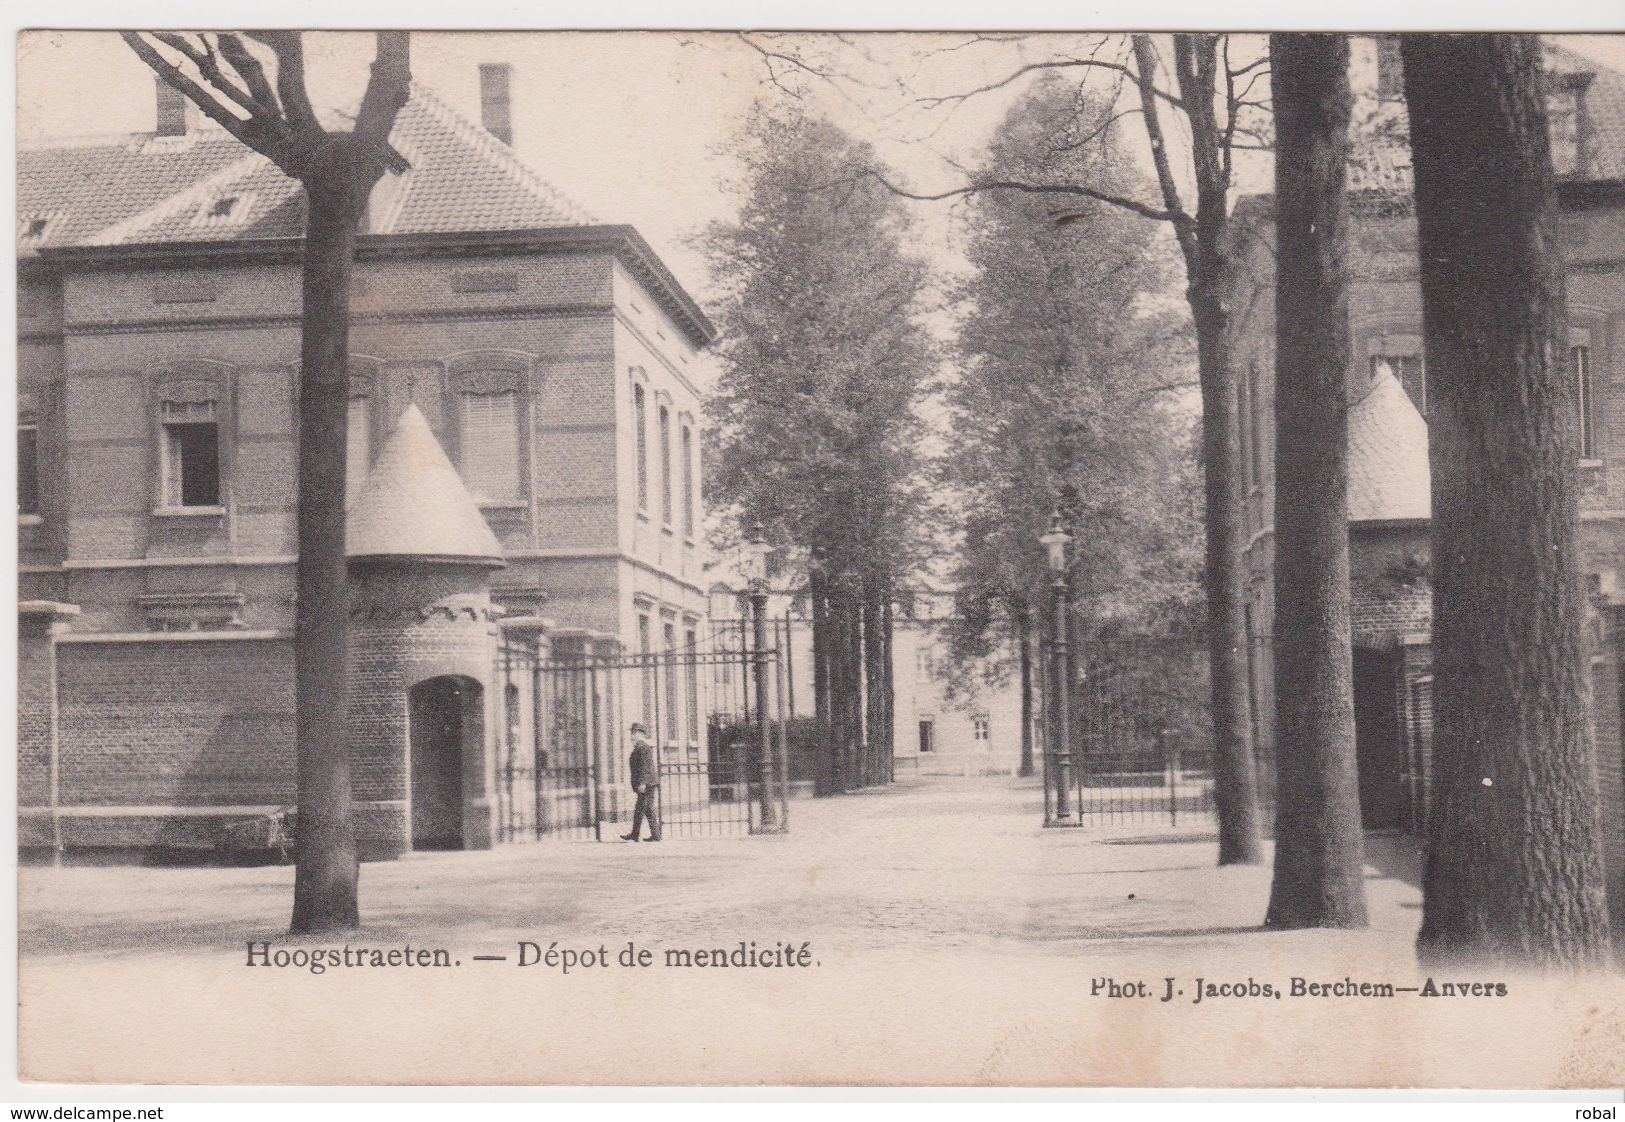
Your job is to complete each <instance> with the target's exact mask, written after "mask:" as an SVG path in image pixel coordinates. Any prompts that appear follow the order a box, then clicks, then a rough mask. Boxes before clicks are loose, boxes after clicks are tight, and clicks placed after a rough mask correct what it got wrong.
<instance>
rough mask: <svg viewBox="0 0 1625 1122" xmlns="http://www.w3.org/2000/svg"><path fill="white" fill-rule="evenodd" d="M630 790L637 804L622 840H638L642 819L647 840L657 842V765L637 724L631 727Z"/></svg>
mask: <svg viewBox="0 0 1625 1122" xmlns="http://www.w3.org/2000/svg"><path fill="white" fill-rule="evenodd" d="M630 762H631V765H632V790H633V791H636V792H637V796H638V801H637V805H636V806H635V807H633V809H632V832H631V833H630V834H622V835H621V840H622V841H629V842H635V841H638V840H639V838H638V834H639V833H641V832H642V830H643V823H644V820H645V819H647V820H648V823H649V840H650V841H652V842H657V841H659V840H660V809H659V807H658V806H657V805H656V804H657V803H658V801H659V799H660V762H659V761H658V760H656V759H655V750H654V745H653V744H651V743H649V730H648V729H646V728H644V727H643V726H642V725H641V724H635V725H633V726H632V759H631V761H630Z"/></svg>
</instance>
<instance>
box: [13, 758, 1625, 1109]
mask: <svg viewBox="0 0 1625 1122" xmlns="http://www.w3.org/2000/svg"><path fill="white" fill-rule="evenodd" d="M1039 799H1040V795H1039V791H1038V789H1037V787H1036V786H1035V785H1033V784H1031V783H1030V782H1023V781H1014V780H1009V779H998V778H993V779H982V780H934V781H927V782H923V783H920V784H918V785H909V786H899V787H896V788H892V789H889V790H885V791H878V792H874V793H866V794H859V795H853V796H848V797H844V798H840V799H833V800H820V801H817V802H797V803H793V804H792V805H791V808H790V826H791V832H790V834H789V835H788V836H784V837H759V838H743V839H718V840H709V841H667V842H663V843H661V844H660V845H648V844H642V845H631V844H626V843H622V842H619V841H615V842H611V843H606V844H592V843H570V842H546V843H541V844H536V845H526V846H512V847H507V848H504V849H500V850H497V851H494V852H490V853H478V854H461V853H457V854H451V853H448V854H434V855H425V856H417V857H412V858H410V859H407V860H404V861H399V862H392V863H383V864H375V865H367V866H365V867H364V869H363V872H362V878H361V890H362V902H361V903H362V916H363V920H364V923H365V927H364V929H363V930H362V931H359V932H356V933H354V934H353V935H351V936H350V938H349V939H348V943H349V944H350V945H351V946H356V947H362V946H365V947H376V948H386V949H387V948H395V947H401V946H405V945H411V946H413V947H415V948H444V949H446V950H447V951H448V952H449V957H451V958H452V959H454V960H455V961H456V963H457V964H458V965H457V966H456V967H455V968H452V969H439V970H435V969H423V970H408V969H354V970H351V969H337V970H329V971H327V972H326V973H323V974H313V973H311V972H310V971H309V970H308V969H305V970H301V969H297V968H293V967H289V968H283V969H276V968H258V967H256V968H249V967H247V965H246V962H245V960H246V957H247V956H246V953H245V951H246V947H247V945H248V944H249V943H251V942H261V941H263V942H268V943H270V944H272V945H273V946H274V947H276V948H279V949H289V950H293V949H297V948H300V947H334V946H342V945H343V943H344V942H345V940H342V939H340V940H335V939H331V938H326V939H319V940H305V941H299V940H293V939H290V938H289V937H287V936H286V935H285V930H286V923H287V916H288V909H289V903H290V900H291V883H292V870H291V869H289V868H285V867H283V868H252V869H158V868H128V867H126V868H83V867H80V868H73V867H70V868H61V869H51V868H29V869H24V870H23V872H22V876H21V883H20V890H19V892H20V896H19V901H20V909H21V927H20V940H19V942H20V953H21V963H22V968H21V972H20V987H19V994H20V998H21V1002H22V1010H21V1037H22V1042H23V1049H22V1052H23V1069H24V1072H25V1074H34V1075H36V1076H37V1077H41V1078H51V1077H53V1076H57V1077H69V1076H73V1077H78V1078H85V1077H89V1078H99V1079H106V1080H118V1079H128V1078H134V1077H137V1076H140V1077H144V1078H148V1079H172V1080H178V1081H182V1082H185V1081H210V1080H246V1081H258V1080H268V1081H275V1080H287V1081H296V1082H313V1081H314V1082H321V1081H351V1080H361V1081H366V1080H368V1079H377V1080H390V1079H395V1080H405V1081H408V1082H411V1081H423V1082H464V1081H477V1082H523V1083H532V1082H544V1083H545V1082H575V1081H609V1082H617V1081H636V1082H643V1081H650V1080H659V1081H675V1082H686V1083H692V1082H754V1081H758V1080H766V1081H782V1080H789V1081H797V1082H821V1081H828V1080H832V1079H834V1080H844V1081H853V1080H856V1081H867V1082H882V1083H890V1082H920V1081H927V1082H929V1081H952V1082H980V1081H994V1082H1031V1083H1048V1082H1057V1081H1059V1082H1086V1083H1105V1084H1129V1085H1133V1084H1143V1083H1158V1082H1170V1083H1176V1084H1195V1085H1204V1084H1228V1083H1283V1082H1285V1083H1293V1082H1303V1083H1309V1084H1316V1083H1325V1082H1331V1083H1345V1084H1371V1083H1376V1084H1387V1083H1400V1084H1411V1083H1428V1082H1431V1081H1432V1077H1431V1076H1430V1073H1431V1072H1432V1071H1433V1070H1434V1065H1435V1063H1437V1062H1439V1058H1440V1056H1441V1055H1444V1053H1443V1052H1440V1049H1441V1048H1443V1049H1446V1050H1447V1051H1449V1052H1451V1053H1453V1052H1454V1051H1455V1050H1456V1049H1458V1048H1459V1047H1461V1046H1463V1044H1462V1041H1463V1036H1462V1034H1466V1036H1467V1037H1469V1038H1473V1037H1476V1036H1477V1034H1481V1033H1491V1034H1494V1035H1495V1038H1496V1039H1493V1040H1492V1039H1491V1038H1490V1037H1488V1036H1485V1037H1482V1038H1481V1039H1479V1041H1478V1043H1479V1046H1481V1047H1482V1048H1483V1049H1484V1056H1483V1059H1484V1065H1485V1073H1484V1075H1483V1079H1484V1080H1486V1081H1487V1082H1489V1083H1494V1084H1499V1085H1523V1084H1536V1083H1545V1082H1550V1081H1551V1078H1552V1075H1551V1072H1552V1071H1553V1070H1555V1068H1557V1067H1560V1066H1562V1065H1563V1064H1565V1063H1566V1064H1568V1065H1569V1066H1570V1067H1571V1068H1574V1070H1573V1071H1572V1072H1571V1077H1572V1078H1574V1079H1576V1080H1577V1081H1579V1082H1581V1083H1585V1082H1587V1081H1588V1080H1589V1079H1590V1078H1591V1077H1593V1076H1596V1077H1600V1076H1601V1075H1605V1074H1610V1073H1612V1074H1614V1075H1615V1076H1616V1078H1615V1079H1614V1080H1613V1081H1616V1082H1617V1076H1618V1075H1619V1074H1622V1073H1619V1072H1617V1070H1614V1069H1609V1068H1607V1067H1606V1064H1605V1066H1604V1067H1603V1068H1596V1067H1595V1064H1596V1063H1597V1062H1602V1061H1596V1060H1595V1059H1594V1058H1593V1059H1586V1058H1584V1057H1586V1056H1592V1053H1593V1052H1594V1051H1595V1049H1594V1048H1589V1046H1588V1047H1587V1048H1582V1049H1581V1050H1580V1053H1579V1054H1580V1055H1581V1058H1580V1059H1576V1058H1575V1055H1576V1053H1575V1048H1574V1044H1575V1039H1574V1034H1575V1032H1576V1031H1577V1028H1576V1026H1578V1025H1580V1024H1582V1023H1584V1022H1585V1019H1586V1017H1587V1014H1586V1013H1585V1007H1584V1006H1585V1003H1586V1002H1587V1001H1589V1000H1590V999H1591V998H1593V997H1601V996H1605V995H1604V994H1602V993H1599V992H1597V987H1589V988H1585V989H1581V990H1565V991H1562V992H1556V993H1553V992H1544V991H1543V992H1544V996H1542V997H1541V998H1540V999H1539V1000H1535V992H1536V991H1535V988H1534V986H1533V983H1531V984H1530V986H1526V987H1521V988H1520V987H1517V986H1515V987H1514V999H1515V1000H1519V1004H1520V1005H1522V1004H1523V1002H1524V1000H1527V1001H1528V1003H1529V1004H1528V1008H1527V1010H1526V1015H1525V1016H1524V1017H1523V1018H1522V1019H1520V1018H1519V1017H1509V1016H1504V1015H1503V1016H1499V1017H1496V1018H1494V1019H1493V1021H1490V1020H1487V1019H1486V1018H1484V1017H1483V1016H1482V1015H1481V1014H1476V1013H1475V1011H1474V1010H1472V1009H1470V1008H1465V1007H1461V1006H1454V1005H1452V1006H1448V1007H1446V1006H1439V1005H1437V1004H1435V1003H1428V1002H1419V1003H1416V1004H1415V1005H1414V1006H1412V1008H1416V1009H1417V1010H1418V1012H1417V1013H1416V1014H1415V1015H1414V1017H1410V1018H1407V1017H1396V1016H1395V1014H1394V1010H1393V1008H1392V1005H1391V1001H1392V1000H1397V999H1390V1000H1388V1001H1364V1002H1362V1001H1361V1000H1360V999H1358V998H1350V999H1347V1000H1334V999H1325V1000H1308V999H1306V1000H1294V1001H1290V1002H1276V1001H1258V1000H1251V999H1247V998H1232V999H1229V1000H1224V999H1215V1000H1208V1001H1205V1002H1203V1003H1202V1004H1199V1005H1198V1004H1195V1003H1193V1002H1192V1000H1191V996H1190V992H1186V993H1184V994H1182V995H1181V996H1179V997H1177V998H1175V999H1174V1000H1172V1001H1169V1002H1162V1001H1160V1000H1158V998H1159V997H1160V996H1162V994H1163V993H1164V992H1165V990H1166V984H1165V982H1164V979H1166V978H1174V979H1176V984H1177V985H1178V986H1179V987H1180V988H1181V989H1185V990H1187V991H1194V989H1195V979H1198V978H1203V979H1208V980H1212V981H1220V982H1233V983H1246V982H1247V981H1248V980H1249V979H1254V980H1256V981H1257V982H1259V983H1264V982H1268V983H1271V984H1272V985H1274V986H1275V987H1276V988H1280V989H1285V988H1286V987H1287V985H1288V983H1289V979H1290V978H1291V977H1294V976H1305V977H1308V978H1309V979H1311V980H1315V981H1326V982H1335V981H1339V980H1342V979H1343V978H1345V977H1351V978H1353V979H1355V980H1361V979H1372V980H1376V981H1386V982H1392V983H1394V984H1397V985H1414V984H1416V983H1415V979H1416V978H1417V977H1418V976H1417V974H1416V970H1415V966H1414V961H1413V959H1412V956H1411V947H1410V944H1411V940H1412V938H1413V936H1414V933H1415V929H1416V925H1417V922H1418V918H1419V915H1420V913H1419V911H1418V903H1419V893H1418V891H1417V890H1416V889H1415V888H1414V887H1413V886H1412V885H1411V884H1408V883H1406V882H1405V881H1403V880H1401V879H1398V878H1396V877H1394V876H1391V875H1389V873H1388V872H1386V871H1385V870H1384V869H1383V868H1379V867H1378V866H1376V865H1372V866H1370V867H1368V871H1367V877H1368V880H1367V884H1368V887H1369V894H1370V900H1371V908H1372V926H1371V928H1370V929H1369V930H1366V931H1361V932H1320V931H1305V932H1284V933H1283V932H1264V931H1261V930H1260V929H1259V928H1258V926H1257V925H1258V923H1259V921H1260V919H1261V917H1262V916H1263V913H1264V908H1265V902H1266V900H1267V897H1268V890H1269V874H1268V870H1267V868H1227V869H1220V868H1216V867H1215V866H1214V861H1215V855H1216V842H1215V841H1214V840H1213V838H1212V835H1211V834H1204V833H1200V832H1194V831H1191V832H1183V833H1177V834H1176V833H1171V832H1169V831H1168V830H1166V829H1155V828H1146V827H1141V828H1138V829H1128V828H1120V829H1116V830H1110V831H1100V830H1089V831H1085V830H1071V831H1056V830H1050V831H1045V830H1043V829H1042V828H1040V827H1039V826H1038V822H1039V820H1040V808H1039ZM606 836H612V835H611V834H610V833H609V831H608V830H607V829H606ZM1393 848H1394V847H1392V846H1388V847H1386V849H1379V850H1378V852H1379V855H1380V853H1381V852H1386V851H1388V850H1392V849H1393ZM1396 864H1403V862H1396ZM555 941H556V942H557V945H558V947H559V948H561V949H576V950H589V949H596V948H598V947H600V946H602V947H605V948H607V949H608V951H609V954H610V955H611V956H612V957H613V956H614V955H615V954H616V953H617V952H618V951H619V950H620V949H621V948H623V947H625V945H626V944H627V943H628V942H632V943H635V944H636V945H637V946H638V947H640V948H648V949H650V950H652V951H653V952H654V959H655V964H654V966H652V967H650V968H648V969H644V970H639V969H625V968H622V967H620V966H618V965H615V966H611V967H600V968H596V969H590V968H589V969H581V968H578V969H576V970H574V971H573V972H571V973H570V974H568V975H566V974H564V973H562V972H561V971H560V970H558V969H554V968H550V967H549V966H547V965H546V964H537V965H533V966H526V967H523V968H519V966H518V954H519V944H520V943H521V942H532V943H535V944H536V945H537V946H538V947H539V948H540V949H542V950H543V951H545V950H546V949H547V948H548V947H549V946H550V945H552V944H553V943H554V942H555ZM742 941H743V942H747V943H748V942H751V941H754V942H756V943H757V944H758V945H759V946H761V947H769V946H772V945H774V944H776V943H779V942H783V943H789V944H793V945H794V946H796V947H798V948H799V947H800V946H801V945H802V944H803V943H806V944H807V945H808V946H809V948H810V952H811V958H812V960H813V961H814V962H815V963H816V965H813V966H809V967H807V968H805V969H783V970H757V971H749V970H739V969H734V968H722V969H700V968H687V969H670V968H666V967H665V966H664V965H663V962H662V958H663V952H664V950H666V949H672V948H686V949H691V950H699V949H710V948H724V949H727V948H732V947H734V946H737V945H738V944H739V943H740V942H742ZM475 955H490V956H498V955H503V956H507V959H506V961H476V960H475V959H474V956H475ZM1107 979H1110V980H1111V982H1112V983H1114V984H1123V983H1131V982H1135V983H1137V982H1144V983H1146V985H1147V988H1148V989H1149V991H1150V996H1149V997H1145V998H1138V999H1124V998H1112V997H1109V996H1107V995H1106V993H1105V992H1104V990H1102V991H1101V992H1096V991H1097V990H1100V989H1101V987H1097V985H1096V982H1097V980H1100V981H1101V982H1103V983H1104V981H1105V980H1107ZM1601 985H1602V987H1603V988H1604V989H1607V990H1608V994H1607V995H1606V996H1608V1000H1606V1001H1602V1002H1600V1003H1599V1004H1598V1008H1599V1009H1600V1012H1599V1011H1596V1010H1594V1012H1593V1013H1592V1014H1590V1016H1591V1017H1592V1020H1593V1021H1595V1023H1594V1024H1592V1025H1591V1026H1590V1028H1588V1029H1587V1031H1588V1032H1590V1029H1591V1028H1595V1029H1599V1030H1601V1031H1602V1032H1603V1034H1604V1035H1606V1036H1610V1037H1611V1038H1612V1039H1614V1040H1615V1041H1616V1042H1625V1025H1621V1024H1618V1023H1615V1022H1613V1021H1610V1020H1608V1017H1609V1016H1610V1014H1609V1013H1608V1010H1609V1009H1610V1008H1612V1009H1615V1010H1617V1009H1618V1008H1620V1003H1619V1001H1618V997H1619V993H1618V986H1617V984H1616V980H1613V979H1610V980H1608V981H1606V982H1603V983H1601ZM1405 1000H1414V999H1405ZM1565 1016H1566V1017H1567V1020H1564V1019H1563V1018H1564V1017H1565ZM1553 1018H1556V1020H1552V1021H1551V1023H1553V1024H1554V1025H1557V1026H1560V1031H1554V1032H1552V1033H1550V1034H1547V1035H1546V1036H1544V1037H1543V1036H1541V1035H1538V1034H1537V1033H1534V1032H1533V1031H1525V1030H1526V1029H1527V1030H1533V1029H1535V1028H1538V1027H1539V1025H1540V1024H1542V1023H1543V1022H1546V1021H1548V1020H1551V1019H1553ZM1598 1018H1601V1019H1600V1020H1599V1019H1598ZM1289 1025H1290V1026H1299V1027H1301V1029H1302V1030H1303V1031H1301V1032H1299V1031H1295V1030H1290V1029H1288V1027H1287V1026H1289ZM1396 1026H1405V1027H1406V1028H1407V1029H1408V1030H1410V1029H1413V1030H1414V1031H1415V1033H1416V1036H1414V1037H1413V1036H1411V1035H1409V1033H1408V1032H1407V1033H1405V1034H1400V1033H1397V1032H1396ZM1362 1032H1364V1033H1365V1034H1366V1035H1360V1034H1361V1033H1362ZM1614 1034H1618V1035H1614ZM1355 1039H1358V1040H1360V1041H1361V1043H1360V1046H1359V1047H1358V1048H1351V1047H1350V1046H1349V1042H1350V1041H1351V1040H1355ZM1498 1042H1499V1043H1498ZM1502 1045H1504V1050H1503V1047H1502ZM1598 1054H1599V1055H1603V1056H1608V1057H1610V1059H1609V1060H1608V1061H1607V1062H1608V1063H1614V1064H1616V1065H1617V1062H1618V1060H1617V1058H1618V1056H1619V1055H1622V1054H1625V1049H1615V1048H1612V1047H1609V1048H1605V1049H1604V1050H1603V1051H1602V1052H1601V1053H1598ZM634 1057H635V1059H634ZM1454 1062H1455V1064H1456V1065H1457V1069H1456V1073H1457V1074H1458V1075H1459V1063H1460V1057H1459V1056H1457V1057H1456V1059H1455V1061H1454ZM1588 1064H1590V1065H1591V1066H1590V1067H1587V1066H1586V1065H1588ZM1575 1065H1579V1066H1578V1067H1576V1066H1575ZM1604 1081H1605V1082H1608V1081H1609V1080H1604Z"/></svg>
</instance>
